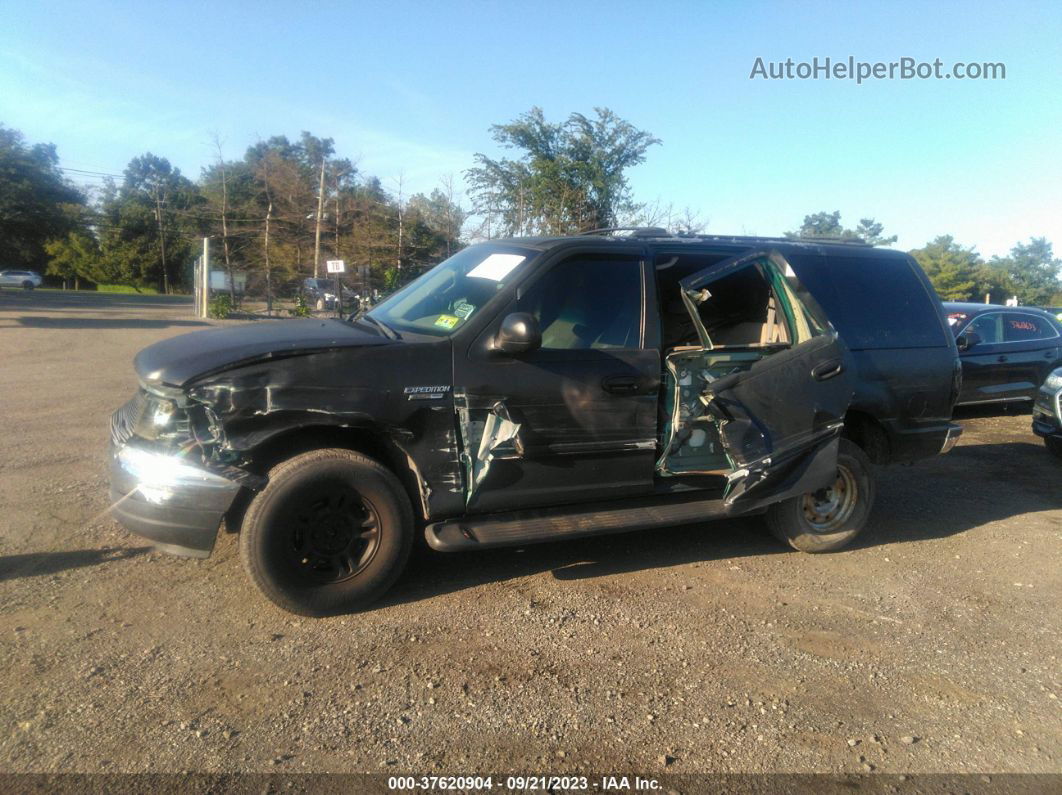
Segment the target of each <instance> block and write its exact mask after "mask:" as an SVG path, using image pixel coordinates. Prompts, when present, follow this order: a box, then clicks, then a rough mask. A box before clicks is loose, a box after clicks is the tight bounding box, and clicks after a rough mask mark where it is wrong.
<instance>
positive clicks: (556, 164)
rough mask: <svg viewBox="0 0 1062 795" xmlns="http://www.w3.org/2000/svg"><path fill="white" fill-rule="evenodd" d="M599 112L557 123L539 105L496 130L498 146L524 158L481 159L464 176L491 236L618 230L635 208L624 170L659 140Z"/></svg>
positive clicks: (575, 115)
mask: <svg viewBox="0 0 1062 795" xmlns="http://www.w3.org/2000/svg"><path fill="white" fill-rule="evenodd" d="M595 113H596V114H597V116H596V118H594V119H590V118H587V117H586V116H584V115H583V114H581V113H573V114H571V115H570V116H569V117H568V119H567V121H564V122H561V123H559V124H553V123H550V122H547V121H546V119H545V116H544V114H543V113H542V109H541V108H537V107H536V108H532V109H531V110H530V111H529V112H528V113H525V114H523V115H522V116H520V117H519V118H517V119H516V120H515V121H513V122H510V123H509V124H498V125H494V126H493V127H491V135H492V137H493V138H494V140H495V141H496V142H497V143H498V144H500V145H501V146H503V147H506V148H509V149H516V150H518V151H519V152H520V157H519V158H518V159H515V160H510V159H505V158H503V159H500V160H495V159H493V158H490V157H487V156H486V155H484V154H476V155H475V162H476V165H475V166H474V167H473V168H471V169H469V170H468V171H467V172H466V175H467V177H468V182H469V184H470V185H471V188H472V196H473V199H474V201H475V206H476V210H477V211H478V212H479V213H480V214H481V215H483V216H484V217H485V219H486V220H485V230H486V236H487V237H491V236H494V235H497V234H502V235H527V234H570V233H574V232H579V231H585V230H588V229H593V228H598V227H606V226H614V225H616V223H617V219H618V218H619V216H620V215H621V214H623V213H625V212H630V211H632V210H633V209H634V207H635V205H634V202H633V199H632V196H631V192H630V187H629V185H628V184H627V179H626V176H625V172H626V171H627V169H629V168H631V167H632V166H636V165H638V164H639V163H642V162H644V160H645V153H646V151H647V150H648V149H649V147H650V146H653V145H654V144H658V143H660V141H659V140H658V139H657V138H654V137H653V136H652V135H650V134H649V133H648V132H645V131H643V130H639V129H637V128H635V127H634V126H633V125H631V124H630V123H628V122H626V121H624V120H623V119H621V118H619V117H618V116H616V115H615V114H614V113H613V112H612V111H610V110H608V109H607V108H595Z"/></svg>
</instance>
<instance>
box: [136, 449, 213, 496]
mask: <svg viewBox="0 0 1062 795" xmlns="http://www.w3.org/2000/svg"><path fill="white" fill-rule="evenodd" d="M118 460H119V461H121V462H122V466H123V467H124V468H125V471H126V472H128V473H129V474H130V475H132V476H133V477H134V478H136V480H137V483H138V486H139V487H141V488H143V487H148V488H149V489H150V488H154V489H167V488H173V487H175V486H183V485H191V484H194V485H197V486H219V487H220V486H225V487H228V486H231V485H232V483H231V481H229V480H228V479H226V478H223V477H221V475H215V474H214V473H213V472H208V471H207V470H205V469H202V468H200V467H197V466H193V465H192V464H189V463H187V462H185V461H182V460H181V459H180V458H178V457H177V456H174V455H164V454H160V453H152V452H149V451H147V450H143V449H141V448H139V447H123V448H122V449H121V450H120V451H119V453H118Z"/></svg>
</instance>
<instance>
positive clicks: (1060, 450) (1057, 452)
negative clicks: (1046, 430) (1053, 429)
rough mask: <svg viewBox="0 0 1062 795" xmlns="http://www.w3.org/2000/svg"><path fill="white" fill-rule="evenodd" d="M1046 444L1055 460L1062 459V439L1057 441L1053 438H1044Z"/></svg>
mask: <svg viewBox="0 0 1062 795" xmlns="http://www.w3.org/2000/svg"><path fill="white" fill-rule="evenodd" d="M1044 444H1045V445H1046V446H1047V449H1048V450H1050V451H1051V454H1052V455H1054V457H1055V458H1062V439H1056V438H1054V437H1052V436H1045V437H1044Z"/></svg>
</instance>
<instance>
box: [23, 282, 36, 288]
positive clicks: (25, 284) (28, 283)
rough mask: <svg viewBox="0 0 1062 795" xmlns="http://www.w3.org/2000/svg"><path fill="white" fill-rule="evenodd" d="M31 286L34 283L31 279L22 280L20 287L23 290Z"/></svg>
mask: <svg viewBox="0 0 1062 795" xmlns="http://www.w3.org/2000/svg"><path fill="white" fill-rule="evenodd" d="M33 287H34V285H33V282H31V281H28V280H27V281H24V282H22V289H23V290H32V289H33Z"/></svg>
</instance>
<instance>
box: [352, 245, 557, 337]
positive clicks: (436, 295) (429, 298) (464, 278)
mask: <svg viewBox="0 0 1062 795" xmlns="http://www.w3.org/2000/svg"><path fill="white" fill-rule="evenodd" d="M536 253H537V252H534V251H531V250H530V249H521V248H517V247H515V246H499V245H497V244H494V243H481V244H479V245H475V246H469V247H468V248H466V249H463V250H461V251H459V252H457V253H456V254H454V255H453V256H452V257H450V258H449V259H448V260H446V261H445V262H441V263H440V264H438V265H436V266H435V267H434V268H432V269H431V270H430V271H428V272H427V273H425V274H424V275H423V276H420V277H419V278H417V279H415V280H414V281H412V282H410V283H409V284H407V285H406V286H405V287H403V288H402V289H401V290H399V291H398V292H396V293H395V294H394V295H392V296H390V297H389V298H387V300H385V301H383V302H381V303H380V304H379V306H377V307H376V308H374V309H373V310H372V311H371V312H369V317H372V318H374V319H375V320H378V321H380V322H382V323H385V324H386V325H388V326H390V327H391V328H394V329H398V330H399V331H412V332H416V333H418V334H430V335H432V336H436V337H445V336H448V335H450V334H452V333H453V332H454V331H456V330H457V329H459V328H460V327H461V326H462V325H464V324H465V323H466V322H468V320H469V318H471V317H472V316H473V315H474V314H475V313H476V312H478V311H479V310H481V309H482V308H483V307H484V306H485V305H486V304H487V302H488V301H490V299H491V298H493V297H494V296H495V295H496V294H497V293H498V291H499V290H501V289H502V287H504V286H505V285H506V284H508V283H510V282H511V281H512V280H513V278H515V276H516V275H517V274H518V273H519V272H520V270H521V266H523V265H525V264H526V263H527V262H528V261H529V260H530V259H531V258H532V257H533V256H534V255H535V254H536Z"/></svg>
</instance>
